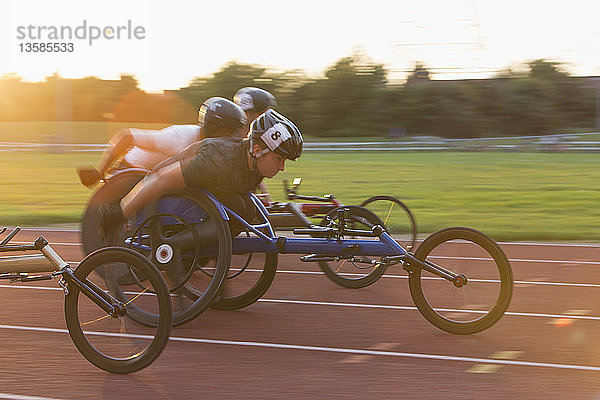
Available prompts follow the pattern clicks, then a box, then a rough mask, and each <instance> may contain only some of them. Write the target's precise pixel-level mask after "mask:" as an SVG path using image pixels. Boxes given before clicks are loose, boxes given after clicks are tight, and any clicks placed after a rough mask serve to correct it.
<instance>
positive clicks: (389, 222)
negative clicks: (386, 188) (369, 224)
mask: <svg viewBox="0 0 600 400" xmlns="http://www.w3.org/2000/svg"><path fill="white" fill-rule="evenodd" d="M361 207H365V208H367V209H369V210H370V211H372V212H373V213H374V214H375V215H377V216H378V217H379V219H380V220H381V221H382V222H383V223H384V227H385V230H386V232H387V233H389V234H390V235H391V236H393V237H394V239H396V241H397V242H398V243H399V244H400V245H401V246H402V247H404V249H405V250H406V251H414V248H415V243H416V241H417V221H416V220H415V217H414V215H413V214H412V212H411V211H410V209H409V208H408V207H407V206H406V205H405V204H404V203H403V202H401V201H400V200H398V199H397V198H395V197H392V196H373V197H371V198H369V199H367V200H365V201H364V202H363V203H362V204H361Z"/></svg>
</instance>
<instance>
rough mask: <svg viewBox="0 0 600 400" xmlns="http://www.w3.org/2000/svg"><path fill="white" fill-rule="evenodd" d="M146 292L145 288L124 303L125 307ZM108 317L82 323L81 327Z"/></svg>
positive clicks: (107, 315)
mask: <svg viewBox="0 0 600 400" xmlns="http://www.w3.org/2000/svg"><path fill="white" fill-rule="evenodd" d="M147 291H148V288H145V289H144V290H142V291H141V292H140V293H139V294H138V295H137V296H135V297H134V298H133V299H131V300H129V301H128V302H127V303H125V305H126V306H127V305H128V304H129V303H131V302H132V301H134V300H135V299H137V298H138V297H140V296H141V295H143V294H144V293H146V292H147ZM108 317H110V315H109V314H106V315H104V316H102V317H100V318H96V319H94V320H91V321H89V322H82V323H81V325H82V326H85V325H89V324H93V323H94V322H98V321H102V320H103V319H105V318H108Z"/></svg>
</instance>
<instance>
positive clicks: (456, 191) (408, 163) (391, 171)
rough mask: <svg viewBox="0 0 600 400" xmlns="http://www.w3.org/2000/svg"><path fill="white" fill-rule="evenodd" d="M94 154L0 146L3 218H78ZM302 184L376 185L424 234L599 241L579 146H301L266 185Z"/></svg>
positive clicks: (304, 190) (598, 195) (27, 221)
mask: <svg viewBox="0 0 600 400" xmlns="http://www.w3.org/2000/svg"><path fill="white" fill-rule="evenodd" d="M99 157H100V153H62V154H46V153H39V152H15V153H9V152H2V153H0V168H1V171H2V174H1V176H2V178H1V180H0V226H1V225H9V226H10V225H22V226H26V225H35V226H43V225H48V224H54V223H77V222H79V219H80V216H81V214H82V211H83V209H84V207H85V203H86V200H87V199H88V197H89V196H90V194H91V192H90V191H89V190H88V189H86V188H84V187H82V186H81V185H80V184H79V182H78V180H77V176H76V174H75V167H77V166H79V165H85V164H88V165H89V164H95V163H96V162H97V160H98V159H99ZM296 176H301V177H302V178H303V183H302V185H301V187H300V190H299V193H301V194H311V195H322V194H324V193H334V194H335V195H336V196H337V197H338V198H339V199H341V200H342V201H343V202H344V203H345V204H358V203H360V202H361V201H362V200H364V199H366V198H367V197H370V196H372V195H377V194H387V195H392V196H396V197H398V198H399V199H401V200H402V201H404V202H405V203H406V204H407V205H408V206H409V207H410V208H411V210H412V211H413V213H414V215H415V217H416V219H417V222H418V224H419V232H421V236H422V235H423V234H424V233H426V232H433V231H435V230H437V229H440V228H444V227H448V226H470V227H474V228H476V229H479V230H482V231H484V232H486V233H488V234H490V235H491V236H492V237H494V238H495V239H497V240H582V241H592V242H594V241H595V242H598V241H600V211H599V208H600V189H599V188H598V184H599V183H600V157H599V155H598V154H590V153H585V154H577V153H512V152H510V153H509V152H456V153H450V152H393V153H391V152H363V151H361V152H358V151H357V152H352V153H349V152H347V153H333V154H332V153H327V154H323V153H310V152H305V154H304V155H303V156H302V158H301V159H300V160H299V161H298V162H295V163H294V162H289V163H288V165H287V169H286V171H285V172H283V173H280V174H279V175H278V176H277V177H276V178H275V179H272V180H270V181H267V182H266V183H267V185H268V187H269V189H270V191H271V193H272V196H273V197H274V199H275V200H280V201H281V200H284V193H283V186H282V180H283V179H287V180H291V179H292V178H294V177H296Z"/></svg>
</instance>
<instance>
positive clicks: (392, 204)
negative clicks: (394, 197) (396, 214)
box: [383, 201, 396, 226]
mask: <svg viewBox="0 0 600 400" xmlns="http://www.w3.org/2000/svg"><path fill="white" fill-rule="evenodd" d="M394 204H396V203H394V202H393V201H392V202H391V205H390V210H389V211H388V213H387V215H386V217H385V221H383V223H384V224H385V225H386V226H387V223H388V219H390V214H391V213H392V208H394Z"/></svg>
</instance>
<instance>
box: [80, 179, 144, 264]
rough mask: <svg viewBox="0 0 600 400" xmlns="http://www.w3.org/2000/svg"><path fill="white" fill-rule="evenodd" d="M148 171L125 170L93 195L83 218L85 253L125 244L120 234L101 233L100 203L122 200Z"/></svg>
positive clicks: (108, 180) (82, 239) (82, 236)
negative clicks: (107, 234)
mask: <svg viewBox="0 0 600 400" xmlns="http://www.w3.org/2000/svg"><path fill="white" fill-rule="evenodd" d="M145 174H146V172H144V171H142V170H139V169H131V170H124V171H122V172H119V173H117V174H116V175H114V176H113V177H111V178H109V179H107V180H106V182H105V183H104V184H102V186H100V187H99V188H98V189H97V190H96V191H95V192H94V194H93V195H92V197H91V198H90V200H89V201H88V204H87V207H86V209H85V212H84V214H83V218H82V220H81V242H82V244H83V250H84V252H85V254H90V253H91V252H93V251H94V250H97V249H100V248H102V247H106V246H111V245H123V242H122V239H123V237H120V236H119V235H111V237H106V236H103V235H102V234H101V229H100V225H99V219H98V214H97V213H98V205H100V204H108V203H115V202H117V201H120V200H121V199H122V198H123V197H124V196H125V195H126V194H127V193H129V191H130V190H131V189H133V187H134V186H135V185H136V184H137V183H138V182H139V181H141V180H142V178H143V177H144V176H145Z"/></svg>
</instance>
